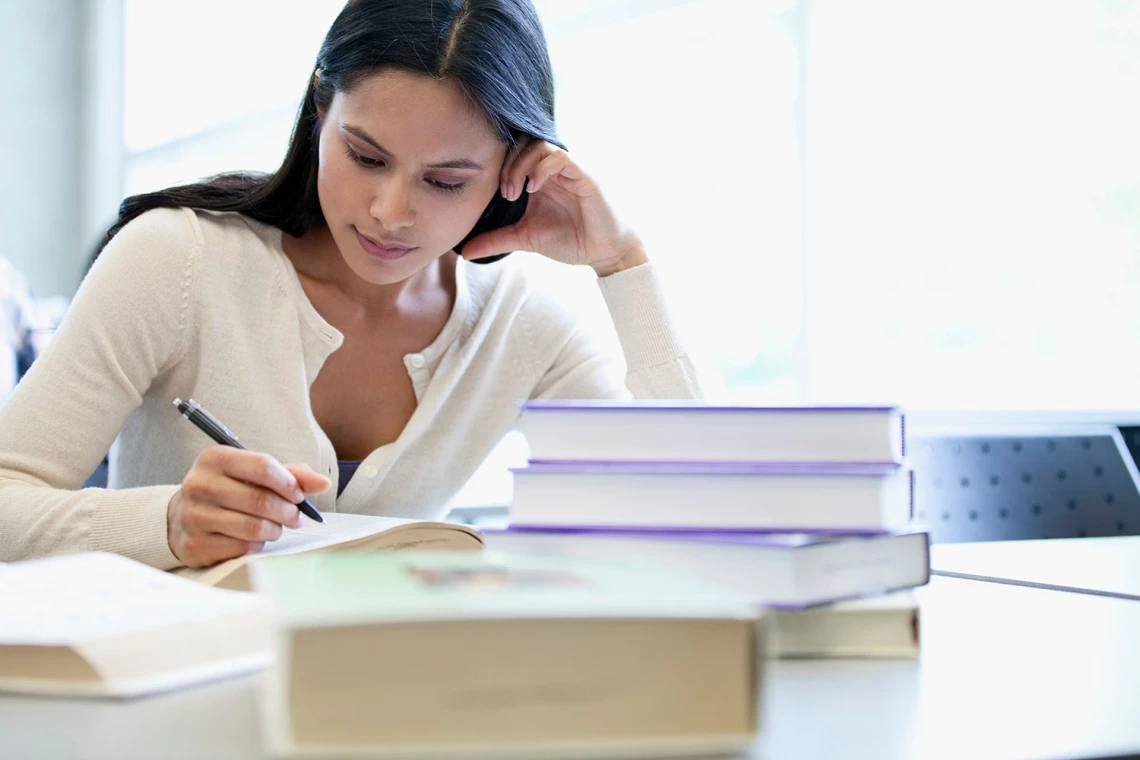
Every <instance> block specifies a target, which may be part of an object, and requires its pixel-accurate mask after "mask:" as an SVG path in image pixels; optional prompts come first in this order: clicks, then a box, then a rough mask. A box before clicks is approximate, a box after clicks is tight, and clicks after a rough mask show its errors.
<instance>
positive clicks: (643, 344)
mask: <svg viewBox="0 0 1140 760" xmlns="http://www.w3.org/2000/svg"><path fill="white" fill-rule="evenodd" d="M598 287H599V288H601V291H602V297H603V298H604V299H605V302H606V306H607V308H608V309H609V312H610V317H611V318H612V319H613V323H614V328H615V330H616V331H617V336H618V340H619V342H620V344H621V349H622V354H624V356H625V365H626V367H625V382H624V385H623V384H622V383H621V382H620V380H618V379H615V373H614V369H613V366H612V362H611V361H610V359H609V357H607V356H606V355H605V353H604V352H602V351H600V350H599V349H598V348H597V346H596V343H595V342H594V341H593V340H592V339H591V337H590V336H589V334H588V333H586V332H585V331H583V330H580V329H575V330H574V331H573V332H572V333H571V335H570V337H569V339H568V340H567V341H566V343H565V345H564V346H563V347H562V349H561V351H559V353H558V356H557V358H556V359H555V361H554V363H553V365H552V366H551V367H550V368H549V369H548V370H547V371H546V373H545V375H544V376H543V377H542V379H541V380H540V381H539V383H538V385H537V386H536V387H535V390H534V393H533V394H532V398H535V399H575V398H583V399H585V398H614V399H622V398H630V397H631V396H632V397H633V398H639V399H661V400H690V399H701V398H703V397H704V393H703V391H702V389H701V383H700V380H699V378H698V373H697V371H696V368H695V367H694V365H693V362H692V360H691V359H690V357H689V355H688V354H687V353H686V352H685V349H684V347H683V346H682V345H681V341H680V338H679V337H678V336H677V332H676V329H675V328H674V326H673V322H672V320H671V319H670V318H669V312H668V309H667V308H666V305H665V297H664V294H663V292H662V288H661V283H660V281H659V279H658V277H657V273H656V271H655V270H654V269H653V266H652V264H641V265H640V266H636V267H632V268H630V269H627V270H624V271H622V272H616V273H614V274H612V275H609V276H608V277H602V278H599V280H598Z"/></svg>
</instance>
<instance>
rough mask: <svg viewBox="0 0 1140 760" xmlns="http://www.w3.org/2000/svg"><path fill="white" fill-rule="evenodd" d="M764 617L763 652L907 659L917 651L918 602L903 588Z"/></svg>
mask: <svg viewBox="0 0 1140 760" xmlns="http://www.w3.org/2000/svg"><path fill="white" fill-rule="evenodd" d="M768 622H769V625H768V632H769V635H768V636H767V637H766V640H767V642H768V656H769V657H780V658H789V659H795V658H804V659H809V658H810V659H822V658H868V659H911V658H914V657H918V653H919V639H920V637H919V606H918V601H917V600H916V599H915V595H914V593H913V592H911V591H909V590H904V591H896V592H894V593H893V594H886V595H884V596H876V597H871V598H868V599H855V600H852V601H847V602H836V603H835V604H825V605H822V606H819V607H809V608H807V609H803V610H775V611H773V612H772V614H771V615H769V617H768Z"/></svg>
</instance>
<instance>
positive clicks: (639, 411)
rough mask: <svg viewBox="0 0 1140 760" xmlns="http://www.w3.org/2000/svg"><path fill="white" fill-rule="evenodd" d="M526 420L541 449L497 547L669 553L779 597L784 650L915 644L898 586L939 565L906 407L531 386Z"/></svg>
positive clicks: (816, 652)
mask: <svg viewBox="0 0 1140 760" xmlns="http://www.w3.org/2000/svg"><path fill="white" fill-rule="evenodd" d="M521 426H522V431H523V433H524V435H525V436H526V438H527V442H528V444H529V445H530V460H529V462H528V464H527V466H526V467H521V468H517V469H515V470H514V471H513V475H514V498H513V503H512V506H511V519H510V525H509V527H507V528H506V529H502V530H484V531H483V533H484V539H485V545H486V547H487V548H488V549H490V550H497V551H502V552H506V553H508V554H539V555H547V556H563V557H580V558H605V559H644V560H650V561H653V562H656V563H658V564H666V565H671V566H673V567H675V568H678V569H681V570H684V571H686V572H689V573H692V574H694V575H696V576H698V577H701V578H704V579H706V580H710V581H714V582H716V583H718V584H721V585H723V586H726V587H729V588H732V589H735V590H737V591H741V592H744V593H746V594H748V595H749V596H750V597H751V598H752V599H753V600H754V601H755V603H756V604H758V605H762V606H764V607H768V608H770V609H774V610H779V611H781V612H779V613H778V614H776V615H774V616H773V618H774V620H775V623H776V625H775V635H773V636H771V637H769V641H770V647H772V649H771V652H772V653H774V654H782V655H787V656H828V655H833V656H859V655H863V656H908V655H913V654H915V653H916V652H917V647H918V636H917V634H918V625H917V620H918V609H917V606H916V604H915V602H914V598H913V596H912V595H910V594H909V593H908V592H906V591H902V592H901V593H900V591H899V590H905V589H909V588H912V587H915V586H919V585H922V584H925V583H926V582H927V581H928V580H929V577H930V559H929V536H928V535H927V534H926V533H925V532H922V531H921V530H916V529H914V528H913V527H912V526H910V520H911V515H912V511H913V480H912V475H911V472H910V471H909V469H908V468H907V467H906V464H905V455H906V450H905V445H906V442H905V439H906V431H905V418H904V415H903V413H902V410H901V409H899V408H898V407H894V406H846V407H839V406H811V407H807V406H803V407H760V406H731V407H730V406H711V405H706V404H700V403H695V402H694V403H688V402H685V403H678V402H647V401H635V402H607V401H581V402H529V403H526V404H524V405H523V408H522V422H521ZM890 592H895V593H890ZM887 594H890V595H889V596H886V595H887ZM872 597H881V598H880V599H875V600H868V599H869V598H872ZM856 599H857V600H860V601H858V602H855V603H851V602H846V600H856ZM824 605H826V607H824ZM806 608H812V610H811V613H810V614H801V613H800V612H799V611H802V610H805V609H806ZM781 621H784V622H781ZM781 631H783V632H784V633H783V634H781Z"/></svg>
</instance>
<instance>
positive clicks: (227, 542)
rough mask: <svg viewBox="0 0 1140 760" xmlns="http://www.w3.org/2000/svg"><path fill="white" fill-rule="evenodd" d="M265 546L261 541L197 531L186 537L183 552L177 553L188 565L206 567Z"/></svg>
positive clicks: (182, 547)
mask: <svg viewBox="0 0 1140 760" xmlns="http://www.w3.org/2000/svg"><path fill="white" fill-rule="evenodd" d="M264 546H265V543H264V542H261V541H242V540H240V539H237V538H231V537H230V536H222V535H219V534H217V533H195V534H190V535H187V536H186V537H185V539H184V540H183V542H182V546H181V552H179V553H177V554H178V557H179V559H182V560H183V561H184V562H185V563H186V565H187V566H188V567H206V566H208V565H216V564H217V563H219V562H224V561H225V560H227V559H233V558H234V557H242V556H245V555H246V554H252V553H254V552H259V551H261V549H262V547H264ZM183 555H185V557H183Z"/></svg>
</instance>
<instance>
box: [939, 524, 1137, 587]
mask: <svg viewBox="0 0 1140 760" xmlns="http://www.w3.org/2000/svg"><path fill="white" fill-rule="evenodd" d="M930 565H931V568H932V569H933V571H934V572H936V573H938V574H940V575H946V576H948V577H953V578H967V579H970V580H981V581H990V582H992V583H1012V584H1015V585H1019V586H1035V587H1037V588H1052V589H1059V590H1063V591H1080V592H1083V593H1086V594H1103V595H1104V596H1117V597H1121V598H1123V599H1135V600H1140V536H1109V537H1106V538H1053V539H1048V540H1039V541H986V542H983V543H965V544H937V545H935V546H932V547H930Z"/></svg>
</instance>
